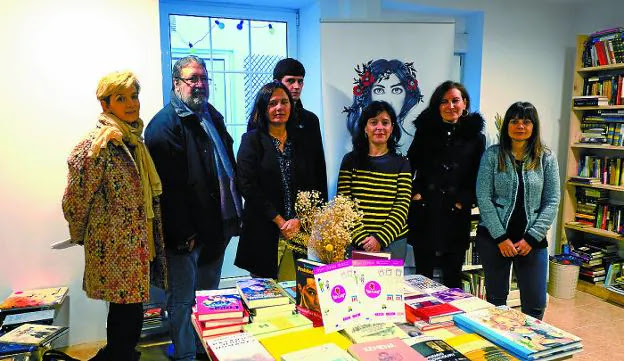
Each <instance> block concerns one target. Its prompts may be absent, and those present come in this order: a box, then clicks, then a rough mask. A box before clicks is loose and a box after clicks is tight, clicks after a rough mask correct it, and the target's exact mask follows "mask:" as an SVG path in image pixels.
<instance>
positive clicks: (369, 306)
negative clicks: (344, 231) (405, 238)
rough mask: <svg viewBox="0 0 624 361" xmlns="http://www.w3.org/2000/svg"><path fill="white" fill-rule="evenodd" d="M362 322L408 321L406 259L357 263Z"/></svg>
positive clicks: (363, 260)
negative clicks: (405, 287) (404, 284)
mask: <svg viewBox="0 0 624 361" xmlns="http://www.w3.org/2000/svg"><path fill="white" fill-rule="evenodd" d="M353 270H354V275H355V283H356V287H357V288H358V290H357V292H358V293H359V295H358V296H359V299H360V303H361V310H362V322H364V321H366V322H373V323H377V322H405V307H404V304H403V290H402V282H403V260H402V259H392V260H380V259H376V260H375V259H360V260H353Z"/></svg>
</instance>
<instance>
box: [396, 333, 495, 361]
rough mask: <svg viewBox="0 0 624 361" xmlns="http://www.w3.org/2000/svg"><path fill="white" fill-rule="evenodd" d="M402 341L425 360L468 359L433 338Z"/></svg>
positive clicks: (421, 337)
mask: <svg viewBox="0 0 624 361" xmlns="http://www.w3.org/2000/svg"><path fill="white" fill-rule="evenodd" d="M404 341H405V343H407V344H408V345H409V346H410V347H411V348H413V349H414V350H416V352H418V353H419V354H420V355H421V356H424V357H425V358H426V359H427V360H445V361H468V358H466V356H464V355H463V354H462V353H461V352H459V351H458V350H456V349H455V348H453V347H452V346H451V345H449V344H448V343H446V342H445V341H443V340H440V339H437V338H435V337H431V336H425V335H423V336H417V337H412V338H409V339H407V340H404ZM497 360H498V359H497Z"/></svg>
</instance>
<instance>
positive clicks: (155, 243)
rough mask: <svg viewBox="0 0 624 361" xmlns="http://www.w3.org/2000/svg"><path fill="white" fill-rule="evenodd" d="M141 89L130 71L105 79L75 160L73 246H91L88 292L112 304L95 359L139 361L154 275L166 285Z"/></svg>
mask: <svg viewBox="0 0 624 361" xmlns="http://www.w3.org/2000/svg"><path fill="white" fill-rule="evenodd" d="M139 89H140V86H139V82H138V81H137V79H136V77H135V76H134V74H132V73H131V72H114V73H111V74H108V75H106V76H104V77H103V78H102V79H100V81H99V84H98V88H97V91H96V95H97V98H98V100H99V101H100V104H101V106H102V113H101V114H100V116H99V119H98V122H97V124H96V127H95V129H94V130H93V131H91V132H90V133H89V134H88V135H87V136H86V137H85V138H84V139H83V140H82V141H80V142H79V143H78V145H77V146H76V147H75V148H74V150H73V151H72V152H71V154H70V156H69V159H68V165H69V174H68V183H67V188H66V189H65V194H64V196H63V212H64V214H65V219H67V222H68V223H69V232H70V236H71V240H72V242H75V243H78V244H81V245H83V246H84V251H85V270H84V279H83V289H84V290H85V292H86V293H87V296H88V297H89V298H93V299H100V300H104V301H108V302H110V307H109V309H108V322H107V330H106V331H107V345H106V347H105V348H103V349H101V350H100V351H99V352H98V354H97V355H96V356H95V357H94V358H92V360H120V361H123V360H138V359H139V353H138V352H137V351H136V350H135V346H136V344H137V342H138V341H139V337H140V334H141V327H142V323H143V305H142V303H143V302H147V301H148V300H149V290H150V274H151V276H152V278H153V280H154V281H155V284H156V285H158V286H161V287H164V286H165V285H164V280H165V279H166V277H164V276H165V267H164V266H165V264H164V248H163V242H162V227H161V222H160V208H159V203H158V196H159V195H160V194H161V193H162V187H161V183H160V178H159V177H158V174H157V173H156V168H155V167H154V164H153V162H152V158H151V157H150V155H149V152H148V150H147V148H146V147H145V144H144V143H143V138H142V137H141V133H142V132H143V121H142V120H141V119H140V118H139V109H140V102H139V98H138V94H139ZM150 266H151V268H152V269H151V270H150Z"/></svg>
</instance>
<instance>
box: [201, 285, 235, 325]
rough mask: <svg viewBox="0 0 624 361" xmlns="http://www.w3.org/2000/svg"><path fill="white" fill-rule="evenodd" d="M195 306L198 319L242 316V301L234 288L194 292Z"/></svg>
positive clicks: (207, 319) (206, 319)
mask: <svg viewBox="0 0 624 361" xmlns="http://www.w3.org/2000/svg"><path fill="white" fill-rule="evenodd" d="M195 305H196V306H195V307H196V310H197V311H196V313H197V319H198V320H199V321H209V320H217V319H222V318H235V317H243V315H244V313H243V309H244V307H243V302H242V301H241V297H240V295H239V294H238V291H237V290H236V289H234V288H228V289H221V290H202V291H196V292H195Z"/></svg>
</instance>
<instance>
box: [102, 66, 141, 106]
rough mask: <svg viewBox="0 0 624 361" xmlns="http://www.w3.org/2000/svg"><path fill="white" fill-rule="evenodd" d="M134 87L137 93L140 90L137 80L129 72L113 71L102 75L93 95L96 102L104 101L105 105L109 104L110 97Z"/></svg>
mask: <svg viewBox="0 0 624 361" xmlns="http://www.w3.org/2000/svg"><path fill="white" fill-rule="evenodd" d="M133 85H134V86H135V87H136V91H137V93H138V92H139V91H140V90H141V85H140V84H139V80H138V79H137V78H136V76H135V75H134V73H132V72H131V71H127V70H126V71H114V72H112V73H109V74H106V75H104V76H103V77H102V78H101V79H100V81H99V82H98V86H97V90H96V91H95V95H96V96H97V98H98V100H100V101H102V100H103V101H105V102H106V104H109V102H110V96H111V95H113V94H115V93H119V92H120V91H121V90H124V89H128V88H130V87H131V86H133Z"/></svg>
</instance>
